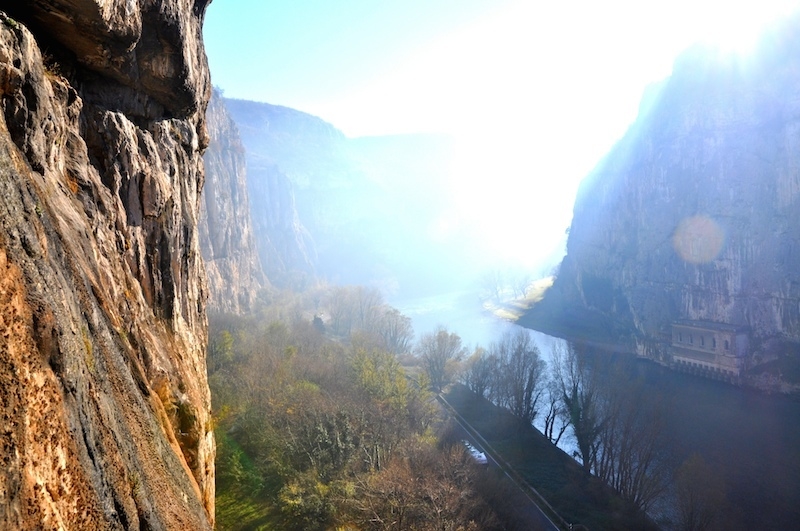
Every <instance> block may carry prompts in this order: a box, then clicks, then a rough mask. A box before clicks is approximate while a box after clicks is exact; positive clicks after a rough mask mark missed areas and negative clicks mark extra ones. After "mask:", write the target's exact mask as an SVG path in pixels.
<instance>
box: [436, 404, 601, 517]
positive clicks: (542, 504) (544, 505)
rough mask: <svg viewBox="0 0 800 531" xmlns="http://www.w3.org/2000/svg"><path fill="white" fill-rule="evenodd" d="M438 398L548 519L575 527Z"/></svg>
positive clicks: (452, 409) (464, 420) (454, 411)
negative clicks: (529, 496) (529, 495)
mask: <svg viewBox="0 0 800 531" xmlns="http://www.w3.org/2000/svg"><path fill="white" fill-rule="evenodd" d="M436 399H437V400H439V402H440V403H441V404H442V405H443V406H444V407H445V408H446V409H447V410H448V412H449V413H450V414H451V415H453V416H454V417H455V418H456V420H458V422H459V424H461V426H462V427H463V428H464V429H465V430H467V431H468V432H469V433H470V435H472V436H473V437H475V439H477V440H478V442H480V444H481V446H483V451H484V452H486V453H488V454H490V455H491V456H492V459H494V460H495V462H496V463H497V464H498V465H500V468H501V469H502V470H503V472H505V473H506V474H508V475H509V477H511V478H512V479H513V480H514V481H515V482H516V483H517V484H518V485H519V486H520V487H522V488H524V490H526V491H527V492H528V493H530V494H533V496H534V498H535V499H533V498H531V501H532V502H533V503H534V505H536V506H537V507H538V508H539V510H540V511H542V513H543V514H544V515H545V516H546V517H547V519H548V520H550V523H551V524H553V527H556V528H558V529H562V530H563V531H571V530H573V529H574V528H575V526H574V524H570V523H569V522H567V521H566V520H564V519H563V518H562V517H561V515H560V514H558V512H557V511H556V510H555V509H554V508H553V506H552V505H550V504H549V503H548V502H547V500H546V499H544V496H542V495H541V494H539V491H537V490H536V489H535V488H533V487H532V486H531V485H530V484H528V482H527V481H525V478H523V477H522V476H521V475H520V474H519V473H518V472H517V471H516V470H514V467H512V466H511V465H510V464H508V462H507V461H506V460H505V459H503V457H502V456H501V455H500V453H498V452H497V450H495V449H494V448H492V446H491V445H490V444H489V443H488V442H487V441H486V439H484V438H483V436H482V435H481V434H480V432H478V430H476V429H475V428H473V427H472V425H471V424H470V423H469V422H467V421H466V419H465V418H464V417H462V416H461V414H460V413H459V412H458V411H456V409H455V408H454V407H453V406H451V405H450V403H448V402H447V400H446V399H445V398H444V397H443V396H442V395H441V394H437V395H436ZM581 529H586V528H585V527H583V526H581Z"/></svg>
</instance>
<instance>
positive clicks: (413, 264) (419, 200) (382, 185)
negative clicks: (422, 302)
mask: <svg viewBox="0 0 800 531" xmlns="http://www.w3.org/2000/svg"><path fill="white" fill-rule="evenodd" d="M226 105H227V107H228V108H229V109H230V113H231V115H232V116H233V118H234V120H235V121H236V123H237V125H238V127H239V131H240V134H241V137H242V141H243V143H244V145H245V148H246V156H247V169H248V182H249V183H250V185H249V186H250V192H251V199H250V200H251V209H252V212H253V219H254V223H255V224H256V233H257V234H258V233H259V229H258V217H259V216H260V215H265V213H266V212H270V209H269V208H268V205H269V201H270V199H269V197H270V196H272V195H273V194H274V190H272V189H271V188H270V187H269V186H266V185H265V184H264V183H267V182H271V181H270V180H274V179H278V178H279V177H278V176H281V177H285V179H286V180H287V181H288V184H286V187H285V193H286V194H287V197H289V196H291V197H292V198H293V200H294V203H295V205H296V210H297V215H298V218H297V219H296V220H295V222H296V223H299V224H301V225H302V226H303V227H305V228H306V229H307V230H308V238H307V239H306V240H305V241H306V242H308V243H307V249H309V251H310V250H311V249H312V245H311V243H310V242H312V241H313V249H314V250H315V253H311V252H309V253H308V256H309V257H310V259H312V258H313V257H314V256H315V260H314V262H313V263H314V266H315V273H316V274H317V275H319V276H321V277H324V278H327V279H328V280H331V281H334V282H338V283H359V284H369V285H377V286H380V287H382V288H384V290H385V291H386V292H387V293H393V292H394V293H396V292H398V291H399V292H403V293H407V294H413V293H431V292H437V291H438V290H442V289H448V287H449V286H450V285H452V284H453V283H455V282H456V281H460V279H461V278H462V277H465V276H466V275H468V274H471V275H473V276H474V272H473V271H472V270H471V268H470V266H469V262H468V261H467V260H459V257H461V256H462V253H461V252H460V249H462V248H463V246H462V245H461V242H459V243H458V245H456V244H455V242H453V241H443V240H442V239H441V238H439V239H437V238H436V236H435V235H434V234H433V232H434V231H433V229H432V228H433V227H434V226H435V224H436V223H437V221H438V219H439V218H441V216H442V214H443V212H444V211H445V210H446V208H447V204H446V202H447V191H446V190H445V188H444V187H445V184H446V180H447V177H448V173H447V172H448V171H449V169H450V156H451V150H452V141H451V140H450V139H449V138H447V137H442V136H433V135H398V136H385V137H365V138H357V139H348V138H347V137H345V135H344V134H342V133H341V131H339V130H338V129H336V128H335V127H334V126H332V125H331V124H328V123H327V122H325V121H323V120H321V119H319V118H317V117H315V116H311V115H309V114H306V113H303V112H300V111H296V110H293V109H289V108H286V107H280V106H276V105H270V104H267V103H257V102H251V101H244V100H232V99H229V100H226ZM262 205H263V206H262ZM262 261H263V257H262ZM454 262H455V263H458V267H456V268H454V267H452V266H453V264H454ZM270 279H272V276H270Z"/></svg>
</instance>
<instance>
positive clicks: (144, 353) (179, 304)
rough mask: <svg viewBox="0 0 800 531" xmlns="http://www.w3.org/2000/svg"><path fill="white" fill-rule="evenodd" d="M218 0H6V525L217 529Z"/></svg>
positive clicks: (0, 287) (1, 455) (0, 519)
mask: <svg viewBox="0 0 800 531" xmlns="http://www.w3.org/2000/svg"><path fill="white" fill-rule="evenodd" d="M207 3H208V2H206V1H205V0H165V1H163V2H140V3H132V2H128V1H123V0H114V1H103V2H100V1H99V0H48V1H45V0H32V1H30V2H26V3H24V4H23V3H20V2H8V1H4V2H0V9H4V10H5V12H6V13H7V14H5V13H3V14H2V15H0V106H2V113H0V269H2V271H0V415H2V422H0V462H2V463H3V466H2V467H0V528H3V529H21V530H25V529H128V528H135V529H137V528H138V529H176V530H177V529H181V530H184V529H211V528H212V526H213V515H214V438H213V433H212V431H211V419H210V397H209V391H208V385H207V381H206V367H205V343H206V327H207V325H206V317H205V310H204V306H205V299H206V286H205V282H204V271H203V264H202V260H201V257H200V249H199V244H198V234H197V219H198V207H199V201H200V191H201V189H202V185H203V164H202V159H201V152H202V150H203V149H204V148H205V147H206V145H207V144H208V135H207V133H206V126H205V121H204V115H205V108H206V102H207V100H208V97H209V93H210V85H209V75H208V69H207V65H206V60H205V53H204V51H203V46H202V38H201V29H202V21H203V16H204V12H205V8H206V5H207Z"/></svg>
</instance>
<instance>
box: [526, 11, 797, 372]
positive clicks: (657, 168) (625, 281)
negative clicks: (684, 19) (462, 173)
mask: <svg viewBox="0 0 800 531" xmlns="http://www.w3.org/2000/svg"><path fill="white" fill-rule="evenodd" d="M798 30H800V20H798V19H795V20H792V21H788V22H786V23H784V25H783V26H781V27H779V28H776V29H775V31H773V32H772V33H770V34H768V35H767V36H765V37H764V38H763V39H762V41H761V43H760V46H759V48H758V50H757V52H756V53H755V54H753V55H752V56H750V57H747V58H739V57H736V56H730V55H725V54H722V53H720V52H719V51H717V50H713V49H709V48H704V47H697V48H694V49H691V50H689V51H687V52H686V53H685V54H683V55H682V56H681V57H680V58H679V59H678V60H677V61H676V63H675V66H674V72H673V74H672V76H671V77H670V78H669V79H668V80H666V81H665V82H664V83H662V84H661V85H659V86H657V87H654V88H653V89H652V90H651V91H649V93H648V94H647V95H646V98H645V99H643V104H642V109H641V112H640V114H639V117H638V119H637V121H636V122H635V123H634V124H633V126H632V127H631V128H630V130H629V131H628V132H627V134H626V135H625V137H624V138H623V139H622V140H621V141H620V142H619V143H618V144H617V145H616V146H615V147H614V148H613V149H612V150H611V152H610V153H609V154H608V155H607V156H606V157H605V159H604V160H603V161H602V162H601V163H600V164H599V165H598V166H597V167H596V168H595V169H594V171H593V172H592V173H591V174H590V175H589V176H588V177H587V178H586V179H585V180H584V182H583V183H582V185H581V188H580V191H579V194H578V197H577V199H576V202H575V208H574V219H573V222H572V226H571V229H570V233H569V240H568V252H567V256H566V257H565V258H564V260H563V262H562V264H561V267H560V271H559V273H558V278H557V280H556V281H555V285H554V286H553V288H552V289H551V290H550V291H549V292H548V293H547V294H546V296H545V299H544V302H542V303H540V304H538V305H536V306H535V307H534V308H533V309H532V310H531V311H530V312H529V313H528V314H527V315H526V316H525V317H523V318H522V319H521V321H520V322H521V323H523V324H525V325H526V326H530V327H532V328H536V329H540V330H544V331H548V332H550V333H556V334H559V335H563V336H566V337H572V338H576V336H579V338H583V339H592V340H599V341H603V342H607V343H610V344H612V345H614V346H615V348H623V349H627V350H630V351H633V352H636V353H638V354H639V355H641V356H645V357H649V358H653V359H657V360H660V361H662V362H664V363H671V362H672V358H671V356H672V354H671V352H672V351H671V349H670V342H671V341H674V339H673V338H672V337H671V326H672V325H673V324H674V323H675V322H676V321H678V320H690V321H694V322H704V323H709V322H710V323H717V324H709V325H708V326H711V327H713V326H722V325H725V324H727V325H734V326H736V327H739V329H742V330H746V333H747V335H748V336H749V341H750V345H749V349H748V353H747V360H746V366H747V367H753V366H756V365H759V364H761V363H764V362H766V361H768V360H770V359H775V358H777V359H780V358H782V357H786V356H789V357H794V358H796V357H797V354H796V353H797V352H798V347H799V346H800V267H798V266H800V90H799V89H800V31H798ZM580 336H582V337H580ZM709 355H710V354H709ZM698 356H699V354H698ZM696 365H698V366H699V365H700V363H699V362H698V363H697V364H696Z"/></svg>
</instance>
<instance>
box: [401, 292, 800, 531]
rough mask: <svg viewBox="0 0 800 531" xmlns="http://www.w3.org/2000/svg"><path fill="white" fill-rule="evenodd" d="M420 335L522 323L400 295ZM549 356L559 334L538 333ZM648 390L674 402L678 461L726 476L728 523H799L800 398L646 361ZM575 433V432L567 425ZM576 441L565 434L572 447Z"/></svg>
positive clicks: (481, 339)
mask: <svg viewBox="0 0 800 531" xmlns="http://www.w3.org/2000/svg"><path fill="white" fill-rule="evenodd" d="M393 304H394V305H395V306H396V307H397V308H398V309H399V310H400V311H401V312H403V313H404V314H405V315H407V316H409V317H410V318H411V319H412V322H413V325H414V330H415V332H416V333H417V337H419V336H420V335H421V334H423V333H427V332H430V331H432V330H434V329H435V327H436V326H437V325H443V326H445V327H446V328H447V329H448V330H449V331H451V332H455V333H457V334H459V336H461V338H462V340H463V343H464V344H465V345H466V346H468V347H469V348H470V349H472V348H473V347H474V346H475V345H481V346H483V347H488V345H489V344H490V343H491V342H492V341H494V340H496V339H497V338H499V337H500V336H501V335H502V334H503V333H504V332H505V331H508V330H513V329H514V328H515V327H516V325H514V324H511V323H509V322H505V321H501V320H499V319H497V318H495V317H493V316H491V315H488V314H487V313H486V312H484V311H483V310H482V308H481V305H480V302H479V299H478V296H477V294H475V293H471V292H467V291H464V292H455V293H447V294H442V295H437V296H431V297H426V298H423V299H416V300H413V301H405V302H403V301H399V302H398V301H394V303H393ZM531 333H532V334H533V337H534V339H535V340H536V343H537V344H538V345H539V348H540V350H541V351H542V353H543V355H544V358H545V360H547V361H549V359H550V352H551V350H552V347H553V346H554V345H555V344H556V343H557V342H559V341H561V340H560V339H556V338H553V337H550V336H546V335H544V334H541V333H539V332H531ZM639 365H640V369H641V371H642V376H643V377H644V379H645V381H646V382H647V385H648V388H649V389H652V392H653V393H658V394H659V395H660V396H663V397H664V399H665V400H666V401H667V403H668V405H669V407H668V408H667V415H666V419H665V420H666V424H667V431H668V433H669V438H670V441H671V445H670V446H671V447H670V454H671V459H672V461H673V463H674V466H677V464H679V463H680V462H682V461H683V460H684V459H685V458H687V457H688V456H689V455H690V454H692V453H695V452H696V453H698V454H700V455H701V456H702V457H703V459H704V460H705V461H706V462H707V463H708V464H709V465H710V466H711V467H712V468H713V469H715V470H716V471H718V473H719V474H720V475H721V476H722V477H723V478H724V481H725V484H726V488H727V501H728V508H727V512H726V515H725V518H726V524H725V528H726V529H748V530H749V529H797V528H798V526H799V525H800V524H798V522H800V401H798V400H792V399H789V398H786V397H782V396H770V395H765V394H763V393H760V392H756V391H751V390H748V389H743V388H739V387H734V386H732V385H729V384H725V383H722V382H717V381H712V380H707V379H705V378H702V377H697V376H691V375H687V374H683V373H678V372H674V371H671V370H669V369H666V368H664V367H661V366H659V365H656V364H654V363H651V362H648V361H640V362H639ZM568 433H569V430H568ZM573 445H574V442H573V441H572V440H571V438H570V437H566V438H565V439H564V441H563V444H562V447H563V449H564V450H565V451H567V452H568V453H571V448H572V447H573Z"/></svg>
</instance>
